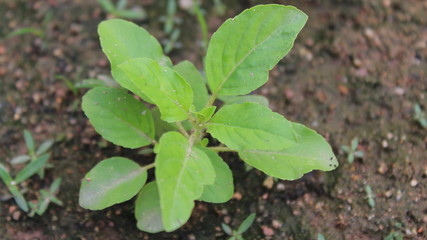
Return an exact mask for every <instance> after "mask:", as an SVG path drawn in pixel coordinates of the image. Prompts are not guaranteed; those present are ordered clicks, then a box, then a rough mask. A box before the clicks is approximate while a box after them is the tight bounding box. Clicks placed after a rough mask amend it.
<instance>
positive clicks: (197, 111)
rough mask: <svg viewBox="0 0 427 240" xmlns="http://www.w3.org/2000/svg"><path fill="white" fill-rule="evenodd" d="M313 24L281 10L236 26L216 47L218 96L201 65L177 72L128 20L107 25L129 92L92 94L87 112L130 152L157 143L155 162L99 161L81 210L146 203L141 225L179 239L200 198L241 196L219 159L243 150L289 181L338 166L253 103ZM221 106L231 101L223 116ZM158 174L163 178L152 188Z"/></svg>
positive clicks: (301, 129) (310, 134) (311, 134)
mask: <svg viewBox="0 0 427 240" xmlns="http://www.w3.org/2000/svg"><path fill="white" fill-rule="evenodd" d="M306 21H307V16H306V15H305V14H304V13H303V12H301V11H300V10H298V9H296V8H294V7H291V6H282V5H274V4H272V5H259V6H256V7H253V8H250V9H247V10H245V11H244V12H242V13H241V14H239V15H238V16H236V17H234V18H231V19H228V20H227V21H226V22H225V23H224V24H223V25H222V26H221V27H220V28H219V29H218V30H217V31H216V33H214V34H213V36H212V38H211V40H210V43H209V46H208V51H207V55H206V61H205V72H206V78H207V83H208V85H209V89H210V95H209V94H208V90H207V88H206V86H205V81H204V78H203V76H202V75H201V74H200V72H199V71H198V70H197V68H196V67H195V66H194V65H193V64H192V63H191V62H189V61H184V62H181V63H179V64H177V65H173V64H172V62H171V60H170V59H169V58H168V57H167V56H165V55H164V54H163V51H162V48H161V46H160V44H159V42H158V41H157V40H156V39H155V38H154V37H153V36H151V35H150V34H149V33H148V32H147V31H146V30H145V29H143V28H141V27H138V26H136V25H135V24H132V23H130V22H127V21H124V20H119V19H113V20H108V21H104V22H102V23H100V25H99V27H98V33H99V35H100V40H101V46H102V49H103V51H104V53H105V54H106V55H107V57H108V59H109V61H110V64H111V70H112V75H113V77H114V79H115V80H116V81H117V83H118V84H119V85H120V86H121V87H122V89H118V88H107V87H97V88H93V89H91V90H90V91H88V92H87V93H86V95H85V96H84V97H83V102H82V108H83V111H84V113H85V114H86V116H87V117H88V118H89V120H90V122H91V124H92V125H93V126H94V128H95V130H96V131H97V132H98V133H99V134H100V135H101V136H102V137H103V138H104V139H106V140H108V141H110V142H112V143H114V144H116V145H119V146H122V147H125V148H131V149H137V148H141V147H145V148H147V146H151V147H152V149H153V151H154V153H155V154H156V156H155V160H154V162H153V163H150V164H148V165H145V166H140V165H139V164H138V163H136V162H134V161H132V160H130V159H127V158H123V157H112V158H109V159H106V160H103V161H101V162H99V163H98V164H97V165H96V166H95V167H94V168H93V169H92V170H90V171H89V173H87V175H86V176H85V177H84V179H83V181H82V185H81V188H80V199H79V202H80V205H81V206H82V207H84V208H86V209H91V210H101V209H104V208H107V207H109V206H112V205H114V204H117V203H121V202H124V201H127V200H130V199H131V198H133V197H135V196H137V197H136V200H135V217H136V220H137V227H138V228H139V229H140V230H142V231H146V232H150V233H155V232H160V231H167V232H171V231H174V230H176V229H178V228H179V227H181V226H182V225H183V224H185V223H186V222H187V220H188V219H189V218H190V216H191V212H192V210H193V208H194V205H195V201H205V202H211V203H223V202H226V201H228V200H229V199H230V198H231V197H232V195H233V192H234V185H233V177H232V173H231V170H230V168H229V167H228V165H227V164H226V163H225V162H224V161H223V159H222V158H221V157H220V156H219V155H218V152H227V151H228V152H236V153H237V154H238V155H239V156H240V158H241V159H242V160H243V161H245V162H246V163H247V164H249V165H250V166H252V167H254V168H256V169H259V170H261V171H263V172H265V173H266V174H268V175H270V176H273V177H276V178H279V179H285V180H294V179H298V178H300V177H302V176H303V175H304V174H305V173H307V172H310V171H312V170H316V169H317V170H322V171H330V170H333V169H335V168H336V167H337V166H338V162H337V159H336V157H335V155H334V153H333V152H332V149H331V147H330V146H329V144H328V143H327V142H326V140H325V139H324V138H323V137H322V136H321V135H319V134H318V133H316V132H315V131H313V130H311V129H309V128H307V127H306V126H304V125H302V124H298V123H294V122H291V121H288V120H287V119H285V118H284V117H283V116H282V115H280V114H278V113H275V112H273V111H271V110H270V109H269V108H268V107H267V106H265V104H264V105H262V104H259V103H258V102H259V101H256V102H253V101H252V98H251V97H250V96H245V95H247V94H249V93H251V92H252V91H254V90H256V89H257V88H259V87H260V86H262V85H263V84H264V83H265V82H266V81H267V80H268V74H269V70H271V69H272V68H273V67H274V66H275V65H276V64H277V63H278V62H279V61H280V60H281V59H282V58H283V57H284V56H285V55H286V54H287V53H288V52H289V51H290V49H291V48H292V46H293V43H294V40H295V39H296V37H297V34H298V33H299V32H300V31H301V29H302V28H303V26H304V25H305V23H306ZM129 91H130V92H131V93H129ZM133 94H134V95H136V96H137V97H135V96H134V95H133ZM242 95H243V96H242ZM238 98H240V100H236V99H238ZM217 99H229V101H228V103H227V101H226V102H225V104H224V105H223V106H222V107H221V108H219V110H218V109H217V108H218V107H217V106H215V105H213V104H214V103H215V102H216V100H217ZM230 99H234V100H230ZM257 99H258V98H257ZM258 100H259V99H258ZM143 102H147V103H150V105H154V106H155V107H154V108H149V107H147V105H146V104H144V103H143ZM208 134H210V136H209V135H208ZM218 142H220V143H221V144H220V145H218ZM152 168H154V175H155V180H153V181H151V182H149V183H147V184H146V181H147V171H148V170H149V169H152Z"/></svg>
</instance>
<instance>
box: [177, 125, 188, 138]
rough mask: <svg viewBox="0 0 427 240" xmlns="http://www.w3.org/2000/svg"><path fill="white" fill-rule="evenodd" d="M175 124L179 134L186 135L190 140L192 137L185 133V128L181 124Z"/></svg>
mask: <svg viewBox="0 0 427 240" xmlns="http://www.w3.org/2000/svg"><path fill="white" fill-rule="evenodd" d="M175 124H176V126H177V127H178V130H179V132H180V133H182V135H184V136H185V137H186V138H188V137H189V136H190V135H188V132H187V131H185V128H184V126H183V125H182V123H181V122H176V123H175Z"/></svg>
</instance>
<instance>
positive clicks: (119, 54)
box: [98, 19, 172, 103]
mask: <svg viewBox="0 0 427 240" xmlns="http://www.w3.org/2000/svg"><path fill="white" fill-rule="evenodd" d="M98 34H99V37H100V41H101V46H102V51H103V52H104V53H105V55H107V57H108V60H109V61H110V64H111V69H112V73H113V77H114V79H115V80H116V81H117V82H118V83H119V84H120V86H122V87H124V88H126V89H128V90H130V91H131V92H133V93H134V94H136V95H138V96H140V97H141V98H142V99H144V100H145V101H147V102H150V103H151V100H150V99H149V98H148V97H146V96H145V95H144V94H143V93H141V92H140V91H139V89H138V88H137V87H136V86H135V85H134V84H133V83H132V82H131V81H130V80H129V79H128V77H127V76H126V75H125V74H124V73H123V72H122V71H121V70H120V69H118V68H117V66H118V65H119V64H121V63H123V62H125V61H127V60H129V59H132V58H138V57H147V58H150V59H153V60H155V61H157V62H159V63H160V64H162V65H165V66H172V63H171V61H170V59H169V58H168V57H166V56H164V55H163V50H162V47H161V45H160V43H159V42H158V41H157V40H156V39H155V38H154V37H153V36H151V34H150V33H148V32H147V31H146V30H145V29H143V28H141V27H139V26H137V25H136V24H134V23H131V22H128V21H125V20H121V19H111V20H107V21H103V22H101V23H100V24H99V25H98Z"/></svg>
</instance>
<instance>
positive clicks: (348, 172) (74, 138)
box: [0, 0, 427, 240]
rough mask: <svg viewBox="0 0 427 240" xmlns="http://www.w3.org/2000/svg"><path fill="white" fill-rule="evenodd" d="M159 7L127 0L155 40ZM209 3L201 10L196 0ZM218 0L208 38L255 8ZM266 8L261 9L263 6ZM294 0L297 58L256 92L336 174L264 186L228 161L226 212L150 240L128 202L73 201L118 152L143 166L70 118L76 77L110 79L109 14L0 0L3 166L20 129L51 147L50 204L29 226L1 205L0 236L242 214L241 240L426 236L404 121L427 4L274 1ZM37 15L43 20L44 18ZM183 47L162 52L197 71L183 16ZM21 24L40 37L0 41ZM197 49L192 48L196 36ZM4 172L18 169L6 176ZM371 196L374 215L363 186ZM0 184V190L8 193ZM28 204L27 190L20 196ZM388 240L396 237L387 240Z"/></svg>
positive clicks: (410, 124)
mask: <svg viewBox="0 0 427 240" xmlns="http://www.w3.org/2000/svg"><path fill="white" fill-rule="evenodd" d="M164 2H165V1H152V0H144V1H130V5H138V4H139V5H141V6H142V7H144V8H145V9H146V10H147V12H148V13H149V14H148V18H147V20H144V21H141V22H138V23H139V24H141V25H143V26H144V27H146V28H147V29H148V30H149V31H150V32H151V33H153V34H154V35H155V36H156V37H158V38H159V39H164V38H165V35H164V34H163V33H162V23H161V22H160V21H159V18H160V17H161V16H162V15H164V13H165V6H164V5H165V3H164ZM205 2H208V1H205ZM223 2H227V6H228V8H227V11H226V16H217V15H216V14H215V13H214V11H213V8H212V6H211V5H209V4H207V5H206V6H204V8H205V9H206V11H207V13H208V24H209V30H210V33H212V32H213V31H215V29H216V28H217V27H218V26H219V25H220V24H221V23H222V22H223V21H224V19H225V18H226V17H230V16H233V15H235V14H237V13H239V12H240V11H242V10H243V9H245V8H247V7H250V6H252V5H255V4H258V3H261V1H255V0H253V1H237V0H234V1H223ZM265 2H272V1H262V3H265ZM274 2H276V3H281V4H292V5H297V6H298V7H299V8H301V9H302V10H303V11H305V12H306V13H307V14H308V15H309V17H310V19H309V22H308V23H307V26H306V27H305V29H304V30H303V32H302V33H301V35H300V37H298V39H297V42H296V44H295V47H294V49H293V50H292V51H291V53H290V54H289V55H288V56H287V57H286V58H285V59H284V60H283V61H281V62H280V63H279V65H278V66H277V67H276V68H275V69H274V70H273V71H272V72H271V80H270V81H269V82H268V83H267V84H266V85H265V86H264V87H263V88H262V89H260V90H259V91H258V93H259V94H263V95H265V96H266V97H268V98H269V99H270V106H271V107H272V108H273V110H275V111H277V112H279V113H282V114H284V115H285V116H286V117H287V118H288V119H290V120H292V121H298V122H302V123H304V124H306V125H308V126H310V127H312V128H314V129H316V130H317V131H318V132H320V133H321V134H323V135H324V136H325V137H326V138H327V139H328V140H329V142H330V143H331V145H332V146H333V148H334V150H335V152H336V154H337V157H338V159H339V162H340V166H339V168H338V169H337V170H335V171H333V172H328V173H322V172H313V173H309V174H307V175H305V176H304V177H303V178H302V179H300V180H297V181H293V182H289V181H277V182H275V183H274V185H273V186H272V187H266V186H264V185H263V181H264V180H265V179H266V176H265V175H263V174H262V173H260V172H258V171H256V170H251V171H245V168H244V165H243V163H242V162H241V161H240V160H239V159H238V158H237V156H236V155H233V154H225V155H224V158H225V159H226V160H227V162H228V163H229V164H230V166H231V168H232V170H233V173H234V178H235V183H236V192H237V193H236V195H235V198H233V199H232V200H231V201H229V202H228V203H226V204H219V205H212V204H206V203H198V204H197V207H196V209H195V210H194V213H193V216H192V218H191V219H190V221H189V222H188V223H187V224H186V225H185V226H184V227H183V228H181V229H180V230H178V231H176V232H173V233H168V234H166V233H161V234H156V235H149V234H146V233H143V232H140V231H138V230H137V228H136V226H135V220H134V218H133V209H132V204H131V203H125V204H120V205H118V206H114V207H112V208H109V209H107V210H104V211H97V212H91V211H87V210H84V209H82V208H80V207H79V206H78V202H77V200H78V190H79V185H80V180H81V178H82V177H83V176H84V174H85V173H86V172H87V171H88V170H89V169H90V168H91V167H93V166H94V165H95V164H96V163H97V162H98V161H100V160H102V159H104V158H107V157H111V156H116V155H121V156H127V157H130V158H133V159H135V160H137V161H139V162H141V163H148V162H150V161H151V159H147V158H146V157H142V156H139V155H137V154H135V152H133V151H129V150H125V149H121V148H118V147H115V146H113V145H112V144H110V143H106V142H105V141H103V140H102V139H101V138H100V137H99V135H97V133H96V132H95V131H94V130H93V128H92V127H91V126H90V124H89V122H88V120H87V118H86V117H85V116H84V115H83V113H82V111H81V109H80V106H79V104H80V99H81V97H82V95H83V93H84V91H83V90H80V91H78V92H77V93H76V94H73V92H72V91H71V90H70V89H69V88H68V87H67V86H66V84H65V82H64V81H62V80H58V79H56V78H55V77H54V76H55V75H63V76H65V77H67V78H69V79H71V81H73V82H77V81H78V78H79V75H80V76H81V78H87V77H97V76H98V75H102V74H104V75H108V74H109V66H108V61H107V59H106V57H105V56H104V55H103V54H102V52H101V49H100V47H99V43H98V38H97V34H96V27H97V24H98V23H99V22H100V21H101V20H103V19H106V18H107V17H108V16H107V15H106V14H105V13H104V12H103V11H102V10H101V9H100V7H99V5H98V4H97V3H96V1H81V0H74V1H67V0H49V1H42V0H36V1H24V0H17V1H10V0H0V37H1V41H0V78H1V85H0V86H1V87H0V161H2V162H3V163H7V162H8V161H9V160H10V159H11V158H12V157H14V156H16V155H18V154H22V153H25V143H24V140H23V137H22V130H23V129H29V130H30V131H31V132H33V133H34V135H35V138H36V140H37V141H38V142H40V141H42V140H45V139H48V138H55V139H57V142H56V144H55V145H54V147H53V150H52V154H53V157H52V158H51V160H50V161H51V163H53V164H54V168H53V169H52V170H48V172H47V176H46V177H45V179H43V180H41V179H39V178H38V177H33V178H32V180H31V181H28V182H27V186H28V188H29V189H35V190H37V189H40V188H43V187H45V186H48V185H49V184H50V183H51V182H52V180H53V179H54V178H56V177H59V176H61V177H62V178H63V184H62V186H61V191H60V193H59V198H60V199H62V200H63V201H64V207H58V206H54V205H51V207H50V208H49V209H48V211H47V212H46V213H45V214H44V215H43V216H42V217H40V216H37V217H34V218H30V217H28V216H26V215H25V214H23V213H21V212H19V210H18V209H17V208H16V206H15V203H14V202H13V201H12V200H9V201H6V202H0V239H8V240H12V239H19V240H21V239H226V236H225V234H224V233H223V232H222V230H221V228H220V225H221V223H222V222H227V223H229V224H230V225H232V226H235V227H236V226H237V225H238V224H239V223H240V222H241V221H242V219H244V218H245V217H246V216H247V215H249V214H250V213H252V212H256V213H257V218H256V222H255V223H254V225H253V226H252V227H251V229H250V230H249V231H248V232H247V234H245V237H246V239H316V238H317V234H318V233H321V234H323V235H324V236H325V238H326V239H337V240H340V239H384V238H385V237H387V236H388V235H389V234H391V233H393V234H395V235H396V236H397V235H399V236H402V237H403V238H404V239H427V154H426V149H427V129H423V128H422V127H421V126H420V125H419V124H418V123H417V122H416V121H415V120H414V119H413V105H414V104H415V103H419V104H420V105H421V106H422V107H423V108H424V109H425V111H426V112H427V100H426V94H427V61H426V60H427V28H426V26H427V18H426V15H425V13H426V12H427V2H426V1H423V0H405V1H400V0H378V1H368V0H354V1H338V0H329V1H320V0H314V1H274ZM47 14H52V18H51V19H50V20H49V21H45V22H43V19H44V18H45V16H46V15H47ZM178 17H179V18H181V19H182V20H184V21H183V23H182V25H181V28H182V33H183V34H182V35H181V37H180V41H181V42H182V43H183V47H182V48H180V49H175V50H174V51H173V52H172V53H171V57H172V59H173V61H174V62H175V63H177V62H179V61H180V60H182V59H189V60H191V61H193V62H195V63H196V65H198V66H199V67H200V66H202V61H201V56H202V51H201V49H200V48H199V46H198V44H195V43H194V40H195V39H201V37H200V34H199V33H198V31H199V30H197V29H198V26H197V25H196V24H195V23H196V21H195V17H194V16H193V15H191V14H188V13H186V12H185V11H182V10H180V12H179V13H178ZM20 27H34V28H39V29H41V30H42V31H43V32H44V35H45V36H44V37H37V36H34V35H29V34H27V35H21V36H16V37H13V38H7V39H6V38H4V36H6V35H7V34H8V33H10V32H11V31H13V30H14V29H17V28H20ZM198 41H200V40H198ZM354 137H358V138H359V140H360V144H359V146H358V149H359V150H361V151H363V152H364V154H365V156H364V158H363V159H356V160H355V161H354V162H353V163H351V164H350V163H348V162H347V155H346V154H345V153H344V152H342V151H341V150H340V148H341V146H342V145H349V144H350V141H351V139H353V138H354ZM13 170H14V171H15V172H16V170H17V169H13ZM367 185H369V186H371V187H372V189H373V192H374V195H375V203H376V204H375V207H374V208H372V207H370V205H369V204H368V199H367V196H366V192H365V187H366V186H367ZM5 191H6V190H5V187H4V185H0V194H4V193H5ZM26 196H27V198H28V199H35V197H36V196H35V192H34V190H30V191H29V192H28V193H27V194H26ZM396 239H397V238H396Z"/></svg>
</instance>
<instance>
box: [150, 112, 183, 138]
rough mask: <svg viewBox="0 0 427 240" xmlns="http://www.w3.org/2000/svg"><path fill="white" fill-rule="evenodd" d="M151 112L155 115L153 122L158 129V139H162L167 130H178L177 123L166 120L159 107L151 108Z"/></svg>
mask: <svg viewBox="0 0 427 240" xmlns="http://www.w3.org/2000/svg"><path fill="white" fill-rule="evenodd" d="M151 114H152V115H153V122H154V126H155V129H156V139H160V137H161V136H162V135H163V134H164V133H165V132H170V131H178V127H177V126H176V125H175V124H173V123H168V122H165V121H163V120H162V119H161V118H160V111H159V108H157V107H155V108H153V109H151Z"/></svg>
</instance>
